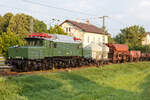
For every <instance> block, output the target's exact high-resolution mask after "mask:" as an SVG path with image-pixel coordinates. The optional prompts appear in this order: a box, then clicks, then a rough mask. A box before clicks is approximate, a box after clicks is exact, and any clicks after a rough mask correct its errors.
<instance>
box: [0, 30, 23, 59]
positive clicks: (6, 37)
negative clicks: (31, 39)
mask: <svg viewBox="0 0 150 100" xmlns="http://www.w3.org/2000/svg"><path fill="white" fill-rule="evenodd" d="M23 44H25V41H24V40H23V39H21V38H20V37H18V36H17V34H15V33H12V32H8V33H6V32H4V33H2V35H1V36H0V54H2V55H4V56H5V57H6V56H7V55H8V48H9V47H10V46H15V45H23Z"/></svg>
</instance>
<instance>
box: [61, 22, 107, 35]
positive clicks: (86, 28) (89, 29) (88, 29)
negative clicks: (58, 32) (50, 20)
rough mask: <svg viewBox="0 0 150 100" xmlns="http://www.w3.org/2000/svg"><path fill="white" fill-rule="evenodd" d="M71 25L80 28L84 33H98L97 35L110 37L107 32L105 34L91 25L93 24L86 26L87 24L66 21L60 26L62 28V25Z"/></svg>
mask: <svg viewBox="0 0 150 100" xmlns="http://www.w3.org/2000/svg"><path fill="white" fill-rule="evenodd" d="M66 22H68V23H71V24H72V25H74V26H76V27H78V28H80V29H81V30H82V31H84V32H90V33H97V34H106V35H108V33H107V32H104V31H103V30H102V29H100V28H98V27H96V26H94V25H91V24H85V23H80V22H76V21H71V20H65V21H64V22H63V23H61V24H60V26H62V24H64V23H66Z"/></svg>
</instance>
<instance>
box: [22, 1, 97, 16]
mask: <svg viewBox="0 0 150 100" xmlns="http://www.w3.org/2000/svg"><path fill="white" fill-rule="evenodd" d="M22 1H24V2H27V3H30V4H36V5H39V6H43V7H48V8H54V9H57V10H62V11H66V12H70V13H78V14H82V15H88V16H96V15H95V14H90V13H85V12H81V11H75V10H70V9H65V8H61V7H55V6H52V5H48V4H43V3H40V2H34V1H31V0H22Z"/></svg>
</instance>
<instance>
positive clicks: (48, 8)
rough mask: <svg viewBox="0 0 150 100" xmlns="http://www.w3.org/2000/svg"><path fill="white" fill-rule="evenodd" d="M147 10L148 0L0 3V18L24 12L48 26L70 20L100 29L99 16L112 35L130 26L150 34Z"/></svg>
mask: <svg viewBox="0 0 150 100" xmlns="http://www.w3.org/2000/svg"><path fill="white" fill-rule="evenodd" d="M149 9H150V0H0V15H4V14H5V13H7V12H12V13H13V14H16V13H25V14H28V15H31V16H33V17H35V18H37V19H39V20H42V21H44V22H45V23H46V24H47V25H48V26H49V25H53V24H60V23H61V22H63V21H64V20H66V19H69V20H80V21H81V22H85V21H86V20H89V21H90V23H91V24H94V25H96V26H98V27H102V19H100V18H99V17H101V16H108V18H106V28H107V30H108V32H109V33H110V34H111V35H112V36H115V35H117V34H118V33H120V29H123V28H125V27H129V26H132V25H140V26H143V27H144V28H145V29H146V31H147V32H150V12H149ZM52 19H58V20H59V21H52Z"/></svg>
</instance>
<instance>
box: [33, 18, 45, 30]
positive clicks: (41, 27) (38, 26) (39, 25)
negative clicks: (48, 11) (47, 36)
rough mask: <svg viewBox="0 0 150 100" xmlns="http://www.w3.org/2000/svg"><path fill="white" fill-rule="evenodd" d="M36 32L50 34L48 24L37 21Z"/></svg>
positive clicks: (35, 24)
mask: <svg viewBox="0 0 150 100" xmlns="http://www.w3.org/2000/svg"><path fill="white" fill-rule="evenodd" d="M34 32H48V30H47V26H46V24H45V23H44V22H43V21H39V20H37V19H35V20H34Z"/></svg>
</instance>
